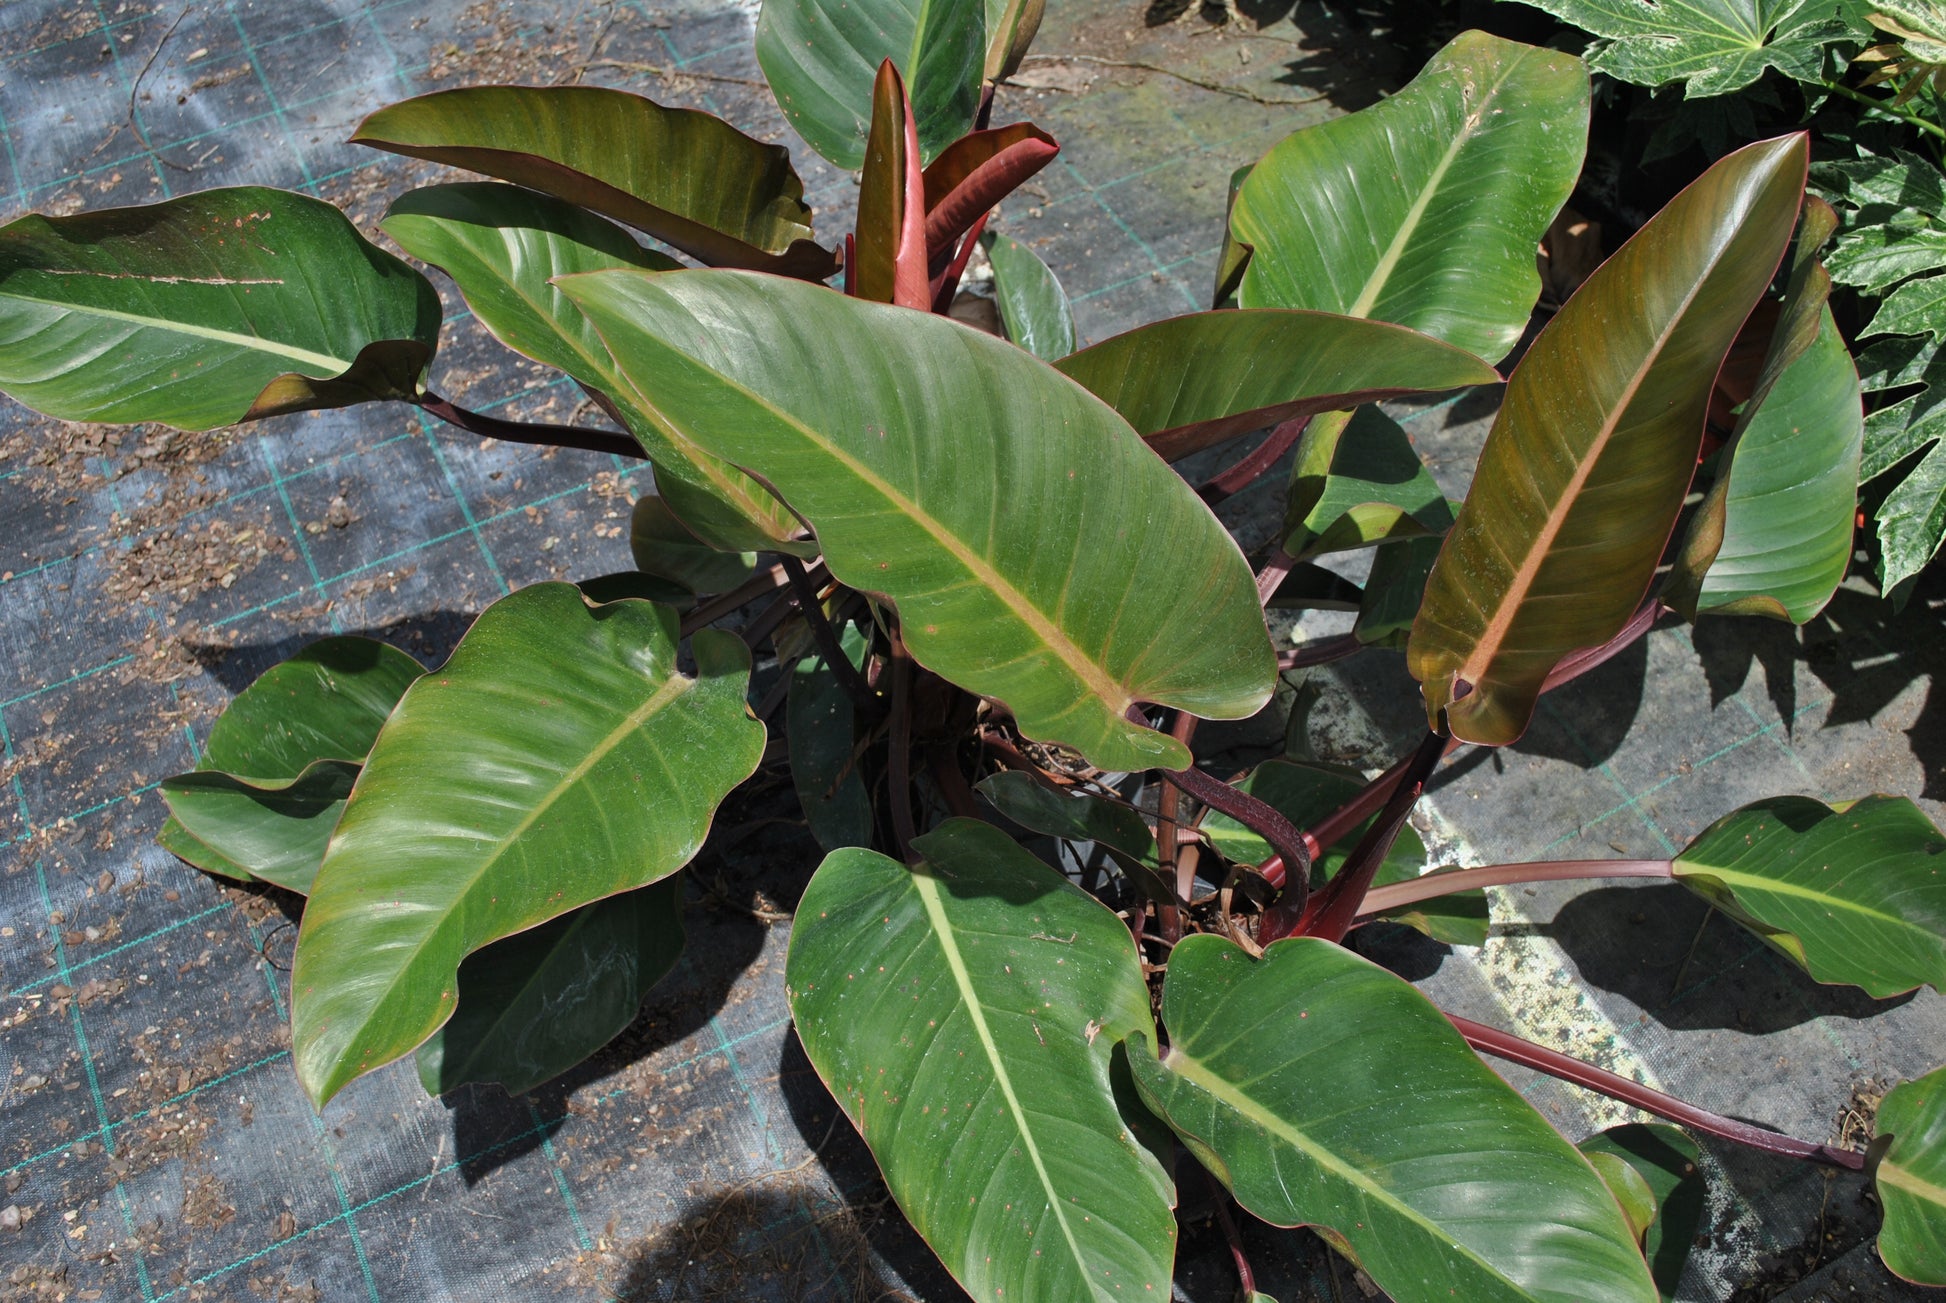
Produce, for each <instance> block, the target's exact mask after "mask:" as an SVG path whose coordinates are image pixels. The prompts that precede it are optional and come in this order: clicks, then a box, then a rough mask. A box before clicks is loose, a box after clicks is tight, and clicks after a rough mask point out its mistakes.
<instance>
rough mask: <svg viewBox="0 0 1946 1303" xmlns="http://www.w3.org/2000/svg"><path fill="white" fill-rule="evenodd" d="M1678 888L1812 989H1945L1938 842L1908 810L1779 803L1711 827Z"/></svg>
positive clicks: (1891, 804) (1945, 932) (1945, 892)
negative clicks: (1731, 922) (1791, 966)
mask: <svg viewBox="0 0 1946 1303" xmlns="http://www.w3.org/2000/svg"><path fill="white" fill-rule="evenodd" d="M1674 869H1675V876H1676V880H1677V881H1678V882H1681V883H1682V884H1683V885H1684V886H1687V887H1689V888H1691V889H1692V890H1694V891H1696V892H1698V893H1699V894H1701V895H1702V896H1703V897H1704V898H1705V899H1707V900H1709V901H1711V902H1712V903H1713V904H1715V905H1716V907H1717V908H1718V909H1721V910H1722V911H1723V912H1724V913H1726V914H1728V915H1729V916H1730V917H1732V918H1734V919H1736V920H1737V921H1738V922H1740V923H1742V924H1743V925H1744V926H1746V927H1748V928H1750V929H1751V930H1752V931H1754V932H1756V933H1757V935H1758V936H1760V937H1762V938H1763V939H1764V940H1765V941H1768V942H1769V943H1770V944H1771V945H1772V946H1774V947H1775V948H1776V949H1777V950H1779V951H1780V952H1781V953H1783V954H1784V955H1785V956H1786V957H1787V958H1789V959H1790V960H1791V961H1792V962H1793V963H1796V964H1797V965H1798V966H1799V967H1801V968H1803V969H1804V970H1805V971H1806V972H1808V973H1810V975H1811V976H1812V977H1814V978H1816V979H1817V980H1818V981H1820V982H1847V983H1850V984H1851V985H1853V986H1858V987H1863V988H1864V989H1865V990H1866V991H1867V992H1869V993H1870V994H1872V995H1874V996H1876V997H1878V998H1879V999H1884V998H1885V997H1887V996H1891V995H1899V994H1902V993H1904V992H1906V991H1910V990H1912V989H1913V988H1914V987H1917V986H1919V985H1921V984H1930V985H1931V986H1932V987H1933V989H1934V990H1943V989H1946V877H1942V875H1941V870H1942V869H1946V837H1942V836H1941V835H1940V831H1939V829H1937V828H1935V827H1933V825H1932V821H1931V820H1929V819H1927V818H1926V816H1925V813H1924V812H1923V811H1921V810H1920V809H1919V807H1918V806H1916V805H1914V804H1913V803H1912V802H1911V801H1909V800H1907V799H1906V798H1904V797H1902V796H1900V797H1892V796H1868V797H1865V798H1864V799H1863V800H1859V801H1851V802H1845V803H1842V804H1839V805H1836V806H1827V805H1825V804H1824V803H1823V802H1822V801H1815V800H1813V799H1811V798H1810V797H1808V796H1780V797H1773V798H1771V799H1770V800H1766V801H1757V802H1755V803H1753V804H1751V805H1746V806H1744V807H1743V808H1742V809H1740V810H1736V811H1733V812H1731V813H1730V814H1727V815H1725V816H1723V818H1721V819H1718V820H1717V821H1716V822H1715V823H1713V824H1711V825H1710V826H1709V827H1708V828H1706V829H1705V830H1704V831H1703V833H1702V835H1701V836H1699V837H1697V838H1696V840H1695V841H1693V842H1691V843H1690V844H1689V845H1688V846H1686V847H1685V848H1684V849H1683V852H1682V854H1680V855H1678V856H1677V857H1676V859H1675V864H1674Z"/></svg>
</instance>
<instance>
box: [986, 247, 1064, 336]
mask: <svg viewBox="0 0 1946 1303" xmlns="http://www.w3.org/2000/svg"><path fill="white" fill-rule="evenodd" d="M980 243H981V244H982V245H983V246H984V247H985V249H986V251H987V261H988V262H990V263H991V264H992V265H993V297H994V300H995V301H996V302H997V303H998V304H999V307H1000V324H1001V325H1003V326H1004V327H1006V330H1007V338H1008V339H1010V340H1012V341H1013V342H1014V343H1016V344H1018V345H1020V346H1021V347H1022V348H1024V349H1026V350H1027V351H1028V352H1029V353H1032V354H1033V355H1034V356H1035V357H1037V358H1039V359H1041V361H1043V362H1052V361H1054V360H1055V359H1057V358H1063V357H1066V356H1067V355H1068V354H1070V353H1072V352H1074V308H1073V307H1072V306H1070V304H1069V303H1068V292H1067V291H1066V290H1064V289H1062V288H1061V282H1060V280H1059V278H1057V277H1056V276H1055V275H1054V273H1053V271H1051V270H1050V269H1049V268H1048V265H1047V264H1046V263H1044V262H1042V261H1041V258H1040V255H1039V254H1037V253H1035V252H1034V251H1033V250H1032V249H1030V248H1028V247H1027V246H1026V245H1024V244H1022V243H1021V242H1020V241H1018V240H1015V239H1011V238H1009V237H1007V236H1004V235H1001V234H999V233H998V232H996V231H989V232H987V233H986V234H985V235H983V236H981V237H980Z"/></svg>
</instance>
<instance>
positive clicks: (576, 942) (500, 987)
mask: <svg viewBox="0 0 1946 1303" xmlns="http://www.w3.org/2000/svg"><path fill="white" fill-rule="evenodd" d="M682 946H683V928H682V879H681V877H680V875H676V876H671V877H667V878H664V879H662V880H661V881H660V882H654V883H650V884H649V885H648V886H646V887H641V888H638V889H637V890H635V891H625V892H623V893H621V894H620V895H618V896H609V897H608V898H607V899H605V900H598V901H596V902H594V903H593V904H591V905H583V906H582V907H581V908H580V909H577V910H575V911H574V912H573V913H571V914H563V915H562V916H561V917H559V918H556V919H550V920H548V921H547V922H545V923H543V924H541V925H540V926H539V927H536V928H530V929H528V930H527V931H525V932H518V933H515V934H514V935H513V936H510V937H507V938H506V939H505V940H502V941H496V942H494V943H493V944H492V945H491V946H488V947H487V948H486V949H484V950H480V951H477V952H475V953H474V954H471V955H468V956H467V957H466V959H465V960H464V961H463V962H462V963H461V964H460V967H459V1008H458V1009H456V1010H455V1011H454V1012H453V1016H452V1018H451V1019H450V1020H448V1021H447V1023H446V1025H445V1026H443V1027H441V1028H440V1029H439V1030H438V1031H436V1032H434V1033H433V1034H432V1038H431V1039H430V1040H428V1041H427V1042H426V1043H425V1044H423V1045H421V1046H420V1047H419V1050H418V1053H417V1055H415V1056H414V1057H415V1062H416V1065H417V1067H418V1070H419V1084H420V1085H422V1086H424V1087H425V1088H426V1093H427V1094H429V1095H443V1094H445V1093H446V1092H448V1091H451V1090H455V1089H457V1088H459V1087H460V1086H463V1085H465V1084H466V1083H468V1082H474V1081H484V1082H494V1083H496V1084H498V1085H499V1086H500V1087H501V1088H502V1089H504V1090H505V1091H506V1092H507V1093H508V1094H509V1095H519V1094H523V1093H525V1092H527V1091H530V1090H532V1089H533V1088H534V1087H536V1086H538V1085H540V1084H541V1083H542V1082H545V1081H551V1080H553V1079H554V1078H555V1077H558V1076H560V1075H561V1074H562V1073H563V1072H566V1071H567V1070H568V1069H569V1068H572V1067H573V1066H574V1065H575V1064H577V1063H580V1062H581V1061H582V1060H583V1059H585V1058H587V1057H588V1056H589V1055H590V1054H593V1053H594V1052H595V1051H596V1050H599V1049H600V1048H601V1047H602V1046H604V1045H606V1044H607V1043H608V1042H609V1041H611V1040H613V1039H614V1038H615V1036H616V1035H617V1034H618V1033H619V1032H620V1031H621V1030H622V1029H623V1028H624V1027H626V1026H628V1025H629V1024H630V1023H631V1022H634V1021H635V1015H636V1014H637V1013H639V1012H640V1011H641V1008H642V1001H643V999H644V998H645V997H646V996H647V995H648V993H649V988H650V987H652V986H654V985H655V984H656V983H657V982H658V981H660V980H661V979H662V977H663V976H664V975H666V974H667V973H668V972H669V970H670V969H671V968H674V967H675V966H676V961H677V960H678V959H680V958H681V957H682Z"/></svg>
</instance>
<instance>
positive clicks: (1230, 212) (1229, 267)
mask: <svg viewBox="0 0 1946 1303" xmlns="http://www.w3.org/2000/svg"><path fill="white" fill-rule="evenodd" d="M1256 170H1257V165H1256V164H1255V163H1245V164H1244V165H1243V166H1242V167H1240V168H1238V169H1236V171H1234V172H1232V173H1230V194H1229V198H1228V200H1227V201H1226V202H1225V204H1224V208H1223V248H1222V250H1221V251H1220V252H1219V253H1218V254H1217V256H1216V288H1215V289H1214V290H1212V291H1211V293H1210V301H1209V305H1210V307H1212V308H1234V307H1235V306H1236V305H1237V290H1238V288H1239V287H1240V286H1242V284H1243V273H1244V269H1245V268H1247V267H1249V265H1250V246H1249V245H1247V244H1240V243H1238V242H1237V237H1236V225H1235V222H1234V221H1233V218H1234V216H1235V214H1236V210H1237V195H1238V194H1239V193H1240V192H1241V191H1242V189H1243V183H1244V182H1245V181H1248V180H1249V179H1250V174H1251V173H1252V172H1254V171H1256Z"/></svg>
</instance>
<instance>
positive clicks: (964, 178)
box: [926, 122, 1061, 260]
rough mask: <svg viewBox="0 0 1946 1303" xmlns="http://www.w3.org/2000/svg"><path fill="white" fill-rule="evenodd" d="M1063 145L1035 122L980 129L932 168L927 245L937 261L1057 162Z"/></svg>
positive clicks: (951, 148) (957, 143)
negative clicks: (983, 218) (988, 214)
mask: <svg viewBox="0 0 1946 1303" xmlns="http://www.w3.org/2000/svg"><path fill="white" fill-rule="evenodd" d="M1060 152H1061V147H1060V146H1059V145H1057V144H1055V143H1054V137H1052V136H1050V135H1048V134H1047V133H1046V132H1045V131H1042V130H1041V129H1040V128H1039V127H1037V126H1035V125H1034V124H1033V123H1031V122H1016V123H1014V124H1013V125H1012V126H1006V127H995V128H994V129H993V130H991V131H975V132H972V133H970V134H968V135H964V136H961V137H960V138H959V139H958V140H956V141H954V142H953V143H952V144H950V145H948V146H946V148H945V150H944V151H943V152H941V154H940V155H939V157H938V158H935V159H934V160H933V161H932V166H931V167H929V168H927V169H926V250H927V252H928V254H929V255H930V256H931V257H932V258H933V259H935V260H937V259H940V258H943V257H945V256H946V254H947V252H948V251H949V250H950V249H951V248H952V244H953V241H955V240H957V239H958V238H959V237H960V236H962V235H964V234H966V232H967V231H969V230H971V229H972V227H973V223H975V222H977V221H979V220H980V218H981V216H983V215H984V214H985V213H986V212H987V211H988V210H989V209H991V208H992V207H993V206H994V205H995V204H997V203H999V202H1000V201H1001V200H1002V199H1005V198H1006V197H1007V196H1008V195H1010V194H1012V193H1013V192H1014V191H1015V190H1017V189H1018V188H1019V187H1020V184H1021V182H1023V181H1025V180H1026V179H1027V178H1028V177H1030V176H1032V175H1034V173H1036V172H1038V171H1040V170H1041V169H1042V168H1044V167H1046V166H1047V165H1048V164H1049V163H1051V162H1053V161H1054V156H1055V155H1056V154H1058V153H1060Z"/></svg>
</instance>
